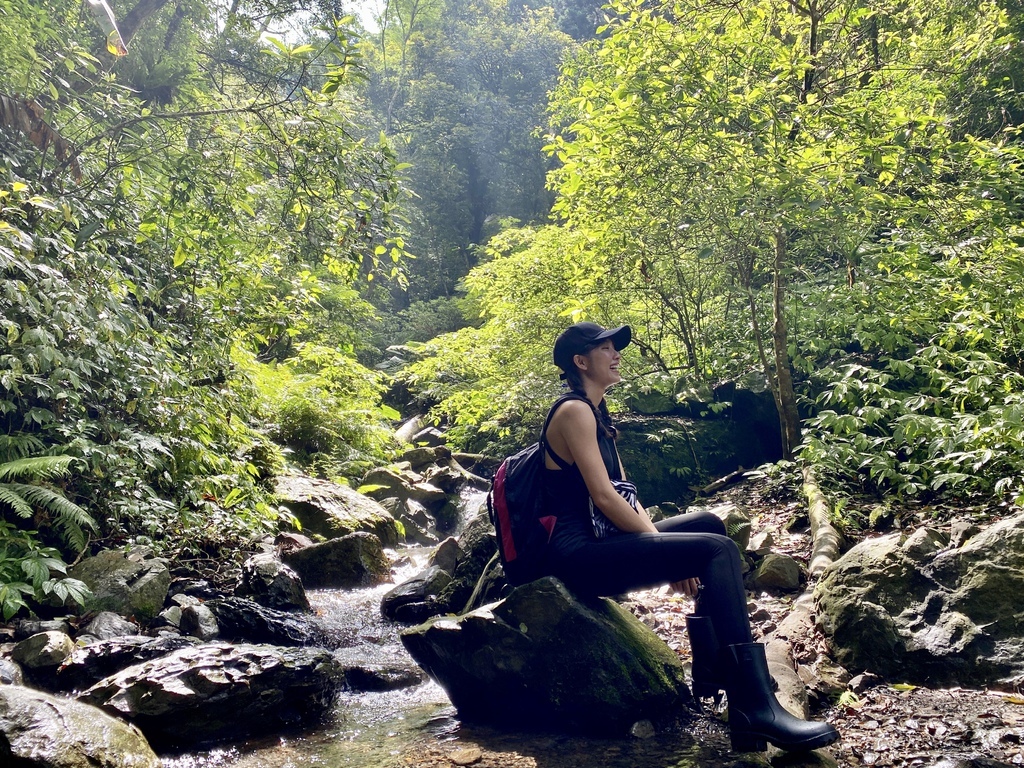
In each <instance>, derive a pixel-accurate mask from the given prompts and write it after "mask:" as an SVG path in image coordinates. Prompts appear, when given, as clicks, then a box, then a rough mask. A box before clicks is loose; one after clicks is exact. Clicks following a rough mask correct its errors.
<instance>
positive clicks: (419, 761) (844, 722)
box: [402, 478, 1024, 768]
mask: <svg viewBox="0 0 1024 768" xmlns="http://www.w3.org/2000/svg"><path fill="white" fill-rule="evenodd" d="M724 502H733V503H735V504H737V505H739V506H740V507H742V508H744V509H745V510H747V511H748V513H749V514H750V515H751V517H752V519H753V524H752V532H753V533H754V534H755V535H756V534H757V533H760V532H762V531H767V532H769V533H770V534H771V536H772V539H773V544H772V551H775V552H780V553H784V554H788V555H791V556H792V557H794V558H796V559H798V560H800V561H802V562H804V563H805V564H806V562H807V560H808V557H809V553H810V547H811V542H810V533H809V530H807V528H806V527H805V526H801V525H799V524H798V525H796V526H794V525H792V521H793V520H794V519H796V520H799V519H800V518H801V517H802V516H804V513H803V508H804V503H803V500H802V499H801V498H798V497H796V496H794V495H793V494H792V493H791V492H787V491H786V490H785V489H783V488H780V487H779V486H778V484H775V483H769V482H767V481H766V480H764V479H763V478H760V479H747V480H745V481H743V482H742V483H739V484H736V485H733V486H730V487H728V488H727V489H725V490H724V491H720V492H719V493H717V494H716V495H715V496H714V497H711V498H708V499H702V500H701V503H702V504H718V503H724ZM796 597H797V595H795V594H771V593H768V592H764V593H760V594H750V602H751V605H750V611H751V621H752V624H753V628H754V633H755V637H756V639H760V638H762V637H764V636H766V635H768V634H769V633H770V632H771V631H772V630H773V629H774V628H775V627H776V626H777V625H778V623H779V622H780V621H781V619H782V618H783V617H785V615H786V614H787V613H788V611H789V610H790V607H791V606H792V604H793V601H794V600H795V599H796ZM625 605H626V607H628V608H630V610H632V611H633V613H634V614H635V615H637V616H638V617H639V618H640V620H641V621H643V622H644V623H645V624H647V625H648V626H649V627H651V628H652V629H653V630H654V631H655V632H656V633H657V634H658V635H659V636H660V637H661V638H662V639H664V640H665V642H666V643H668V644H669V646H671V647H672V648H673V649H675V650H676V651H677V652H678V653H679V654H680V655H681V656H682V657H684V659H688V658H689V647H688V643H687V638H686V632H685V616H686V614H687V613H689V612H690V610H691V609H692V603H691V602H690V600H689V599H688V598H683V597H679V596H675V595H672V594H670V593H669V592H668V590H667V589H660V590H652V591H648V592H641V593H634V594H632V595H630V596H629V600H628V601H627V602H626V603H625ZM793 656H794V659H795V661H796V662H797V664H798V665H800V666H801V667H802V668H803V669H802V674H801V677H803V678H804V679H805V681H806V682H807V683H808V691H809V696H810V702H811V709H812V716H813V717H814V718H816V719H820V718H824V719H827V720H828V721H829V722H831V723H832V724H833V725H835V726H836V728H837V729H838V730H839V732H840V733H841V735H842V738H841V740H840V741H839V742H837V743H836V744H834V745H832V746H831V747H829V748H828V749H827V750H821V751H820V760H817V759H812V760H810V761H806V762H802V761H801V760H800V759H797V760H795V761H794V760H792V759H791V758H793V757H796V756H788V757H787V756H785V755H783V754H781V753H775V754H773V753H772V752H769V753H768V755H767V757H768V758H769V760H770V764H772V765H783V764H785V765H820V766H827V765H837V766H885V767H891V768H911V767H914V768H916V767H918V766H920V767H921V768H999V767H1000V766H1011V765H1024V697H1022V696H1021V695H1020V692H1014V691H988V690H973V689H966V688H946V689H930V688H927V687H923V686H912V685H908V684H906V683H905V681H902V680H881V679H879V678H874V677H872V676H870V675H865V676H861V677H860V678H854V679H853V681H852V688H853V689H855V690H850V689H849V688H847V690H848V692H847V693H845V694H843V690H844V687H846V686H847V684H848V683H849V682H850V680H849V678H850V675H849V674H848V673H846V672H845V670H842V669H840V668H838V667H836V665H835V664H834V663H833V662H832V661H831V660H830V658H829V649H828V644H827V642H826V640H825V638H824V637H823V636H822V635H820V634H819V633H818V632H817V630H814V629H810V630H809V635H808V636H807V637H806V638H804V639H803V641H795V642H794V643H793ZM841 695H842V698H841V699H840V696H841ZM702 718H704V719H707V720H709V721H710V722H709V723H707V724H706V725H707V728H706V733H705V734H704V735H705V737H706V736H707V734H710V738H712V739H718V740H722V738H723V736H722V734H723V733H724V728H722V727H721V725H720V724H719V723H718V722H717V721H716V720H715V719H714V716H713V715H704V716H702ZM699 719H700V718H698V722H697V723H695V724H694V725H696V726H697V730H700V724H699ZM689 730H690V731H691V732H692V731H693V727H692V725H691V728H690V729H689ZM464 735H465V736H470V738H462V737H460V738H459V739H458V740H454V741H449V742H440V743H436V744H429V743H428V744H422V745H421V748H420V749H419V750H417V751H414V752H413V753H408V752H407V753H406V754H405V755H403V760H402V765H405V766H409V768H442V767H444V766H452V765H473V766H477V768H544V767H545V766H548V765H551V764H553V763H552V761H551V760H550V759H549V758H550V755H551V752H550V750H543V749H538V750H537V751H536V752H535V754H534V755H533V756H531V754H530V752H534V750H524V749H523V748H522V747H523V745H522V744H519V745H518V748H515V747H514V746H513V745H509V748H504V747H502V745H501V743H500V740H498V739H495V738H493V737H492V738H491V739H490V740H487V739H477V740H475V741H474V740H473V738H471V732H470V733H467V734H464ZM698 738H699V737H698ZM596 746H597V745H595V747H596ZM607 749H608V746H607V745H606V744H604V745H602V746H601V751H602V752H603V751H605V750H607ZM630 749H631V747H630V746H629V745H627V744H624V745H622V747H621V751H622V752H623V753H628V752H629V751H630ZM725 751H726V752H727V750H725ZM545 752H546V754H545ZM649 752H650V750H648V754H646V755H645V757H643V758H641V757H640V752H637V753H636V759H635V760H634V763H635V765H637V766H640V765H641V764H642V765H643V766H645V767H646V766H650V767H651V768H656V767H657V768H670V766H675V765H677V762H676V760H675V758H672V757H669V755H667V754H666V755H665V757H664V759H667V760H669V762H664V759H663V760H662V761H661V762H659V760H658V758H657V757H656V756H655V755H653V754H649ZM570 753H571V754H570ZM564 755H565V758H566V759H565V760H563V761H559V763H560V765H559V768H571V767H572V766H579V767H580V768H598V766H602V765H605V764H608V765H619V764H622V763H621V761H618V760H613V761H611V762H607V761H606V760H605V759H604V758H601V759H598V758H596V756H595V755H594V752H593V751H592V752H591V757H592V759H590V760H588V759H587V758H585V757H582V756H581V755H580V752H579V750H578V749H568V750H567V751H566V752H565V753H564ZM627 762H628V761H627ZM678 764H680V765H681V764H683V763H678ZM755 764H756V763H750V762H747V761H745V760H743V759H742V758H741V759H740V761H739V762H730V761H725V762H718V761H716V763H715V765H721V766H729V765H735V766H741V765H742V766H750V765H755ZM762 764H763V763H762Z"/></svg>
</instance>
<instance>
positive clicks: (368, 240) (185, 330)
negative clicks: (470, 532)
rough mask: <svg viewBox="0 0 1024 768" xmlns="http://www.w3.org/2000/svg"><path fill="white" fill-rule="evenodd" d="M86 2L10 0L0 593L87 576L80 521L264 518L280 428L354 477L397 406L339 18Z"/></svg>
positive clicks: (115, 523) (116, 526)
mask: <svg viewBox="0 0 1024 768" xmlns="http://www.w3.org/2000/svg"><path fill="white" fill-rule="evenodd" d="M90 7H91V6H89V5H88V4H85V5H83V4H81V3H78V2H70V0H52V2H45V3H37V2H32V3H26V2H22V1H21V0H3V2H2V3H0V48H2V49H3V53H2V54H0V56H3V57H4V66H3V67H2V68H0V122H2V123H3V131H2V132H0V136H2V138H0V205H2V210H0V279H2V283H0V286H2V287H0V290H2V294H0V295H2V301H3V303H4V312H3V319H2V323H3V333H2V334H0V419H2V421H3V434H4V439H3V440H2V441H0V467H2V469H0V506H2V508H3V527H2V531H0V552H2V558H0V573H2V578H3V581H4V582H5V583H6V584H7V585H8V586H7V587H5V589H4V592H3V593H2V594H0V602H2V608H3V611H4V614H5V615H10V614H11V613H12V612H13V611H16V610H18V609H19V608H20V607H22V606H23V605H24V599H23V598H24V597H25V596H29V597H34V598H37V599H39V598H42V597H44V595H45V593H49V592H55V591H56V594H57V595H58V597H68V596H70V597H72V598H73V597H75V596H76V595H77V594H80V585H77V584H76V583H75V582H73V581H64V582H61V581H60V580H59V579H57V581H56V582H55V581H54V578H53V577H55V576H59V574H60V573H61V570H62V564H61V556H63V557H67V558H72V557H75V556H77V555H78V554H79V553H81V552H82V551H83V550H86V549H88V548H89V547H90V546H94V545H95V544H96V543H103V544H106V545H110V544H120V543H126V544H127V543H133V542H136V543H137V542H149V543H152V544H154V545H156V546H159V547H162V548H166V549H168V550H169V552H170V553H172V554H173V553H177V554H180V555H184V556H191V557H198V556H203V555H217V554H219V553H221V552H222V551H224V550H222V547H223V546H224V545H225V544H234V543H237V542H240V541H244V540H247V539H249V538H250V537H252V536H254V535H260V534H261V533H262V532H266V531H271V530H274V529H276V527H277V525H278V521H277V518H278V516H279V514H278V512H277V510H276V508H275V507H274V506H273V504H272V503H271V498H270V496H269V491H270V489H271V486H272V479H273V475H274V473H275V471H277V470H279V469H280V467H281V465H282V454H281V448H280V447H279V446H284V447H285V448H288V449H291V451H292V453H291V456H292V458H293V460H296V461H299V462H300V463H305V464H308V465H312V466H314V467H315V468H317V469H319V470H320V471H322V472H323V473H324V474H327V475H330V476H344V475H348V476H351V477H358V476H359V475H361V473H362V470H363V469H365V466H366V465H367V464H368V463H370V462H371V461H380V460H381V459H382V458H383V457H384V456H385V455H386V450H387V448H388V437H387V436H388V435H389V430H388V428H387V425H386V421H385V420H386V418H387V417H389V416H394V415H395V414H393V413H391V412H389V411H386V410H384V409H382V407H381V405H380V399H381V398H380V395H381V389H382V381H381V378H380V374H377V373H374V372H373V371H370V370H367V369H365V368H363V367H362V366H360V365H359V364H358V363H357V362H355V355H356V346H357V344H356V341H355V339H356V338H357V334H356V332H355V328H356V327H357V326H358V323H359V322H361V321H364V320H365V318H366V317H368V316H371V315H372V308H371V307H370V306H369V304H367V302H366V301H365V300H364V299H362V298H360V295H359V293H358V286H360V285H365V282H366V281H367V280H368V279H370V278H371V277H373V276H378V277H384V278H389V279H391V278H393V277H394V276H395V275H396V274H397V273H396V269H395V266H396V263H397V262H398V260H399V259H400V257H401V253H402V246H403V243H402V240H401V238H400V236H399V235H398V234H397V230H396V228H395V227H394V225H393V216H394V209H395V206H396V205H397V204H398V201H399V200H400V198H401V195H402V192H401V189H400V187H399V184H398V181H397V179H396V176H395V169H396V164H397V161H396V159H395V157H394V153H393V152H392V150H391V148H390V146H389V145H388V144H387V142H386V141H384V140H382V139H381V140H376V139H373V140H370V139H366V138H365V137H364V135H363V131H362V129H361V128H359V127H358V125H357V124H356V123H355V122H354V120H355V119H356V118H357V115H356V113H355V112H354V110H353V109H352V108H351V107H350V106H348V105H347V104H346V102H345V100H344V99H341V98H340V97H339V95H338V94H339V92H340V91H341V90H343V89H342V88H341V87H342V86H344V85H345V83H347V82H348V81H349V80H350V79H351V77H352V76H353V75H354V74H357V69H356V67H357V60H358V55H357V52H356V49H355V41H354V39H353V38H351V36H350V33H349V32H348V30H347V28H346V27H345V26H344V24H332V25H330V26H328V27H326V28H324V29H322V30H318V31H315V32H314V33H311V35H310V40H311V42H310V43H309V44H302V45H297V46H292V45H286V44H284V43H281V42H278V41H275V40H273V39H268V38H263V39H261V38H260V32H261V30H260V28H259V26H258V25H257V24H256V21H257V20H256V19H255V18H253V17H252V16H251V14H252V13H256V12H260V8H261V7H262V6H260V7H257V6H252V7H249V6H247V5H246V4H244V3H240V4H235V5H234V7H233V9H232V11H231V12H230V13H229V14H228V15H227V16H224V15H218V13H220V12H219V11H218V10H217V8H218V7H217V6H214V5H209V6H205V5H202V4H199V3H197V4H178V5H169V4H167V3H159V2H158V3H152V2H149V3H140V4H139V5H137V6H134V7H120V6H115V11H116V12H115V13H114V16H115V17H116V19H117V20H118V21H119V22H120V29H119V30H116V31H114V32H111V31H110V29H108V28H107V27H108V26H110V20H109V18H107V17H104V19H106V20H105V21H104V24H101V25H97V23H96V19H94V18H93V16H92V15H91V14H90V13H89V10H88V9H89V8H90ZM247 14H250V15H247ZM211 29H215V30H217V31H216V32H214V33H211V32H209V30H211ZM112 35H113V36H112ZM124 46H127V48H126V49H125V47H124ZM126 51H127V52H126ZM336 303H341V304H344V311H339V312H336V313H332V314H330V315H329V316H328V315H326V313H325V307H328V308H329V307H331V306H332V304H336ZM325 342H326V344H328V345H329V349H326V350H325V349H324V345H325ZM310 409H319V412H311V410H310ZM275 443H276V445H275ZM58 468H59V469H60V471H59V472H58V471H56V470H57V469H58ZM55 583H56V584H57V586H56V587H55V586H54V584H55ZM69 590H70V591H69ZM75 590H78V591H77V592H76V591H75Z"/></svg>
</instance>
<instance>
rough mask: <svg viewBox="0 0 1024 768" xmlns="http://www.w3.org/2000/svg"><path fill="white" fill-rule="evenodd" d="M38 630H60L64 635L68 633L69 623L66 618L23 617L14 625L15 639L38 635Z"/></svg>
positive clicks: (69, 632) (69, 629)
mask: <svg viewBox="0 0 1024 768" xmlns="http://www.w3.org/2000/svg"><path fill="white" fill-rule="evenodd" d="M40 632H62V633H64V634H65V635H70V634H71V624H70V622H68V620H67V619H50V620H48V621H40V620H39V619H23V620H22V621H19V622H17V623H16V624H15V625H14V639H15V640H24V639H25V638H26V637H31V636H32V635H38V634H39V633H40Z"/></svg>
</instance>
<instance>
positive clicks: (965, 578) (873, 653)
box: [815, 515, 1024, 685]
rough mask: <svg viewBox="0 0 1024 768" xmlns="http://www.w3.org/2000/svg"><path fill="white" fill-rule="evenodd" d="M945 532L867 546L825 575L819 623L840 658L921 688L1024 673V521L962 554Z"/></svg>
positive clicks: (1009, 522) (1007, 524)
mask: <svg viewBox="0 0 1024 768" xmlns="http://www.w3.org/2000/svg"><path fill="white" fill-rule="evenodd" d="M943 542H944V538H943V537H942V536H941V535H940V534H936V533H928V532H926V533H915V534H914V535H913V536H911V537H908V538H905V537H903V536H902V535H900V534H891V535H889V536H883V537H878V538H875V539H869V540H866V541H863V542H861V543H860V544H858V545H857V546H856V547H854V548H853V549H851V550H850V551H849V552H847V553H846V554H845V555H843V556H842V557H841V558H840V559H839V560H837V561H836V562H835V563H833V564H832V565H831V566H830V567H829V568H828V569H826V571H825V572H824V574H823V575H822V578H821V580H820V581H819V583H818V586H817V588H816V590H815V601H816V602H817V609H818V621H819V623H820V625H821V627H822V629H823V630H824V631H825V633H826V635H827V636H828V637H829V639H830V641H831V643H832V647H833V649H834V652H835V658H836V660H837V661H838V662H839V663H840V664H842V665H843V666H844V667H846V668H848V669H850V670H852V671H853V672H860V671H864V670H870V671H873V672H876V673H878V674H882V675H885V676H893V675H896V676H899V677H900V679H903V680H908V681H910V682H916V683H950V684H952V683H955V684H959V685H987V684H990V683H993V682H995V681H998V680H1001V679H1007V678H1019V677H1020V676H1021V675H1024V615H1022V614H1021V613H1020V610H1019V597H1018V596H1019V595H1020V594H1021V593H1022V591H1024V515H1016V516H1013V517H1008V518H1005V519H1003V520H1000V521H998V522H996V523H993V524H992V525H990V526H988V527H987V528H985V529H984V530H982V531H981V532H980V533H978V534H976V535H975V536H973V537H971V538H969V539H968V540H967V541H966V542H965V543H964V544H963V545H961V546H959V547H946V548H943V549H940V547H941V545H942V544H943Z"/></svg>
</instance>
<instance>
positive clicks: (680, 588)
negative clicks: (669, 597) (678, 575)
mask: <svg viewBox="0 0 1024 768" xmlns="http://www.w3.org/2000/svg"><path fill="white" fill-rule="evenodd" d="M670 586H671V587H672V589H673V591H675V592H679V593H681V594H684V595H686V596H687V597H696V596H697V593H698V592H700V579H683V580H682V581H673V582H672V584H671V585H670Z"/></svg>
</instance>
